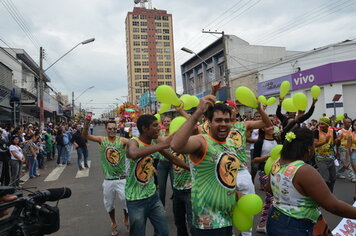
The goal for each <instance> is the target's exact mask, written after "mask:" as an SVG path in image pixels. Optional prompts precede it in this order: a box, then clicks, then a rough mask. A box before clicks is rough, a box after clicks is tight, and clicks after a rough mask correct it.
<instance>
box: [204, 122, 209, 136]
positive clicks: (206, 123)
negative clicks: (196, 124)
mask: <svg viewBox="0 0 356 236" xmlns="http://www.w3.org/2000/svg"><path fill="white" fill-rule="evenodd" d="M203 130H204V131H205V133H207V134H208V133H209V123H208V122H207V121H205V122H204V124H203Z"/></svg>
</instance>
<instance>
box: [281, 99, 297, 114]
mask: <svg viewBox="0 0 356 236" xmlns="http://www.w3.org/2000/svg"><path fill="white" fill-rule="evenodd" d="M282 107H283V109H284V110H286V111H288V112H297V111H298V108H296V107H295V106H294V104H293V100H292V98H286V99H284V100H283V102H282Z"/></svg>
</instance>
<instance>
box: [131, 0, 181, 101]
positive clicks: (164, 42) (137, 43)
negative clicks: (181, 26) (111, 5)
mask: <svg viewBox="0 0 356 236" xmlns="http://www.w3.org/2000/svg"><path fill="white" fill-rule="evenodd" d="M125 23H126V53H127V79H128V91H129V92H128V101H129V102H130V103H133V104H138V103H139V97H140V95H141V94H144V93H145V92H146V91H148V90H150V91H152V93H154V90H155V89H156V87H157V86H159V85H162V84H166V85H170V86H172V87H173V88H174V89H175V88H176V82H175V67H174V47H173V26H172V15H171V14H168V13H167V11H165V10H157V9H149V8H146V7H145V4H144V3H141V5H140V7H134V9H133V11H132V12H128V14H127V16H126V22H125ZM150 104H151V103H150Z"/></svg>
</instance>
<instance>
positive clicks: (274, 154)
mask: <svg viewBox="0 0 356 236" xmlns="http://www.w3.org/2000/svg"><path fill="white" fill-rule="evenodd" d="M282 148H283V145H281V144H279V145H277V146H275V147H274V148H272V150H271V152H270V153H269V158H268V159H267V161H266V163H265V168H264V171H265V174H266V175H269V174H270V173H271V169H272V165H273V164H274V162H275V161H276V160H277V159H278V158H279V157H280V156H281V151H282Z"/></svg>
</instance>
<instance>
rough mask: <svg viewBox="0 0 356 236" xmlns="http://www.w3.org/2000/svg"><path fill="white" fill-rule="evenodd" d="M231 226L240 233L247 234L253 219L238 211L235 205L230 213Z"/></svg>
mask: <svg viewBox="0 0 356 236" xmlns="http://www.w3.org/2000/svg"><path fill="white" fill-rule="evenodd" d="M232 224H233V225H234V226H235V227H236V229H238V230H239V231H240V232H247V231H249V230H250V229H251V228H252V225H253V217H252V215H248V214H246V213H244V212H242V211H241V210H239V209H238V207H237V204H236V206H235V208H234V210H233V212H232Z"/></svg>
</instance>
